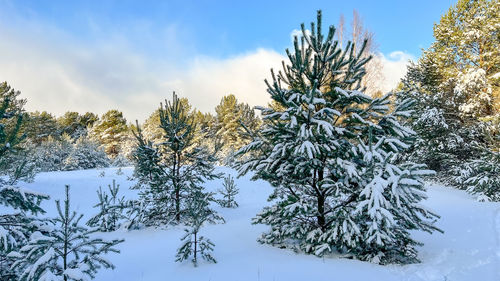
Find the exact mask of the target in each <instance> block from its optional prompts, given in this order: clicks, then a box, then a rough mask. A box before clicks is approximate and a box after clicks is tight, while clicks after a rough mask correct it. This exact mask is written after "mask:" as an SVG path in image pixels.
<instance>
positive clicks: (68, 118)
mask: <svg viewBox="0 0 500 281" xmlns="http://www.w3.org/2000/svg"><path fill="white" fill-rule="evenodd" d="M98 119H99V118H98V117H97V115H95V114H94V113H91V112H87V113H85V114H84V115H80V114H79V113H78V112H74V111H68V112H66V113H64V115H63V116H61V117H59V118H57V124H58V126H59V130H60V131H61V133H62V134H68V135H69V136H71V138H72V139H79V138H80V137H82V136H87V128H89V127H92V125H93V124H94V123H95V122H96V121H97V120H98Z"/></svg>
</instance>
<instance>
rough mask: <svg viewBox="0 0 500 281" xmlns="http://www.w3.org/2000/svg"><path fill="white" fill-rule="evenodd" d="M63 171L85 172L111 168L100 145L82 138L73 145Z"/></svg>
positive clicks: (64, 162)
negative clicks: (85, 170)
mask: <svg viewBox="0 0 500 281" xmlns="http://www.w3.org/2000/svg"><path fill="white" fill-rule="evenodd" d="M63 165H64V166H63V170H66V171H70V170H84V169H94V168H104V167H108V166H109V158H108V156H107V155H106V153H105V152H104V150H103V149H102V148H101V147H99V144H97V143H96V142H94V141H92V140H90V139H88V138H86V137H80V138H79V139H78V140H77V141H76V143H75V144H73V147H72V150H71V153H70V154H69V155H68V157H67V158H66V159H64V161H63Z"/></svg>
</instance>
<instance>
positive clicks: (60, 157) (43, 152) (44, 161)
mask: <svg viewBox="0 0 500 281" xmlns="http://www.w3.org/2000/svg"><path fill="white" fill-rule="evenodd" d="M72 142H73V140H72V139H71V137H70V136H69V135H67V134H63V135H62V137H61V138H60V140H57V139H55V138H53V137H48V138H47V140H46V141H43V142H42V143H41V144H40V145H39V146H37V147H36V148H35V150H34V152H33V155H32V161H33V162H35V163H36V166H37V169H38V170H39V171H41V172H49V171H61V170H63V169H64V166H65V163H64V162H65V160H66V159H67V158H68V157H69V155H70V154H71V153H72V151H73V144H72Z"/></svg>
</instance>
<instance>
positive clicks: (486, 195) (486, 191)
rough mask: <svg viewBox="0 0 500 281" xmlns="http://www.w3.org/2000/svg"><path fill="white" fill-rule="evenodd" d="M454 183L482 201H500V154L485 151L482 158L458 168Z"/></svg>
mask: <svg viewBox="0 0 500 281" xmlns="http://www.w3.org/2000/svg"><path fill="white" fill-rule="evenodd" d="M455 174H456V175H457V177H456V178H455V180H454V182H455V183H456V184H458V185H459V186H460V187H461V188H463V189H465V190H467V191H468V192H469V193H471V194H473V195H475V196H477V198H478V199H479V200H480V201H500V153H499V152H492V151H489V150H485V151H483V153H482V155H481V157H479V158H477V159H473V160H472V161H468V162H465V163H463V164H462V165H460V166H458V167H456V170H455Z"/></svg>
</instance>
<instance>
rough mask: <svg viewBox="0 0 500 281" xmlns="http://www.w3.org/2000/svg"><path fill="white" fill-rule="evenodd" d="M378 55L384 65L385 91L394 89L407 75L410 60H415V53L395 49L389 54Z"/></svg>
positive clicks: (383, 86)
mask: <svg viewBox="0 0 500 281" xmlns="http://www.w3.org/2000/svg"><path fill="white" fill-rule="evenodd" d="M377 57H378V59H380V61H381V63H382V66H383V69H382V73H383V76H384V81H383V84H382V87H381V88H382V91H383V92H388V91H390V90H392V89H394V88H395V87H396V86H397V85H398V83H399V81H400V80H401V78H403V77H404V76H405V74H406V71H407V67H408V63H409V61H410V60H415V57H414V56H413V55H411V54H408V53H405V52H402V51H394V52H392V53H390V54H389V55H387V56H385V55H384V54H381V53H379V54H377Z"/></svg>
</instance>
